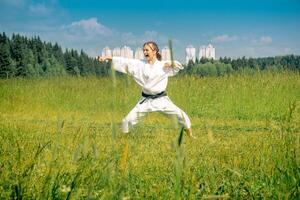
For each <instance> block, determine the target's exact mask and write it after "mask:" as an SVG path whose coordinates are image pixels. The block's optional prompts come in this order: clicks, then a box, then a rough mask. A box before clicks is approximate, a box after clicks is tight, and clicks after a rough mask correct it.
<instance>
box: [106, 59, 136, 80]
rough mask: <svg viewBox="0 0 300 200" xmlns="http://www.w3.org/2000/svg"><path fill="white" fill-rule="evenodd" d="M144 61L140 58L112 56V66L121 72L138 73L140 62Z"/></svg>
mask: <svg viewBox="0 0 300 200" xmlns="http://www.w3.org/2000/svg"><path fill="white" fill-rule="evenodd" d="M141 63H142V62H141V61H140V60H138V59H129V58H123V57H113V58H112V67H113V68H114V69H115V70H116V71H119V72H122V73H125V74H129V75H133V76H134V75H136V74H137V73H138V71H139V70H140V67H139V66H140V64H141Z"/></svg>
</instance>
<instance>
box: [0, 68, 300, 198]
mask: <svg viewBox="0 0 300 200" xmlns="http://www.w3.org/2000/svg"><path fill="white" fill-rule="evenodd" d="M299 88H300V79H299V75H298V74H293V73H289V72H284V73H273V72H267V73H261V74H256V75H253V76H245V75H234V76H227V77H220V78H201V79H200V78H197V77H193V76H192V77H190V76H179V77H174V78H171V79H170V80H169V86H168V95H169V96H170V98H171V99H172V101H173V102H174V103H175V104H177V105H178V106H179V107H181V108H182V109H183V110H185V111H186V112H187V113H188V115H189V116H190V118H191V121H192V125H193V129H194V134H195V135H196V136H197V139H196V140H190V139H188V138H187V137H184V139H183V140H182V144H181V146H180V147H178V137H179V132H180V130H179V128H175V127H174V125H173V121H172V120H170V119H168V118H166V117H164V116H162V115H160V114H157V113H151V114H149V115H148V116H147V117H146V118H145V119H144V121H143V122H142V123H141V124H139V125H138V126H137V127H136V128H135V129H134V130H133V131H132V132H131V134H129V135H123V134H122V133H121V131H120V128H119V127H120V122H121V120H122V118H123V117H124V116H125V115H126V114H127V113H128V112H129V111H130V110H131V108H133V106H134V105H135V104H136V102H137V101H138V99H139V98H140V90H139V88H138V87H137V86H136V84H135V83H134V82H133V80H131V79H128V78H127V77H115V78H114V79H111V78H97V77H86V78H79V77H64V78H49V79H8V80H0V96H1V97H0V138H1V139H0V198H1V199H16V198H18V199H143V198H146V199H174V198H178V199H200V198H202V199H216V198H225V199H226V198H230V199H260V198H264V199H299V197H300V170H299V169H300V168H299V164H300V158H299V155H300V154H299V153H300V147H299V140H300V136H299V130H300V128H299V124H300V109H299V100H300V90H299ZM114 127H115V128H114ZM183 147H184V149H183Z"/></svg>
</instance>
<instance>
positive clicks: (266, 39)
mask: <svg viewBox="0 0 300 200" xmlns="http://www.w3.org/2000/svg"><path fill="white" fill-rule="evenodd" d="M259 43H260V44H261V45H268V44H271V43H272V38H271V37H270V36H262V37H260V39H259Z"/></svg>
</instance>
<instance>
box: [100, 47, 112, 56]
mask: <svg viewBox="0 0 300 200" xmlns="http://www.w3.org/2000/svg"><path fill="white" fill-rule="evenodd" d="M102 56H112V55H111V50H110V49H109V47H107V46H106V47H104V48H103V50H102Z"/></svg>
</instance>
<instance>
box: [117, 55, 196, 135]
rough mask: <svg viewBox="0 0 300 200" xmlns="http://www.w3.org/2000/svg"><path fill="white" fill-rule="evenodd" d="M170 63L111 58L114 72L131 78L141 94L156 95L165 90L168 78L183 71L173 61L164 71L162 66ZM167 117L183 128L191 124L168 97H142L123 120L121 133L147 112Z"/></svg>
mask: <svg viewBox="0 0 300 200" xmlns="http://www.w3.org/2000/svg"><path fill="white" fill-rule="evenodd" d="M166 62H170V61H158V60H156V61H155V63H154V64H153V65H150V64H148V63H146V62H144V61H141V60H137V59H128V58H123V57H113V59H112V66H113V68H114V69H115V70H117V71H119V72H122V73H127V74H129V75H131V76H132V77H133V79H134V80H135V81H136V82H137V84H138V85H139V86H140V87H141V88H142V91H143V93H145V94H149V95H156V94H159V93H161V92H163V91H165V90H166V88H167V84H168V77H169V76H174V75H176V74H177V73H178V72H179V70H181V69H183V67H182V65H181V64H180V63H179V62H178V61H175V67H174V68H168V69H166V68H165V67H164V64H165V63H166ZM156 111H159V112H161V113H164V114H167V115H175V116H176V117H177V119H178V122H179V123H180V124H181V126H183V127H184V128H190V127H191V122H190V119H189V117H188V116H187V114H186V113H185V112H184V111H182V110H181V109H180V108H178V107H177V106H176V105H175V104H174V103H173V102H172V101H171V100H170V98H169V97H168V96H162V97H158V98H155V99H151V98H145V97H142V98H141V99H140V100H139V102H138V103H137V104H136V106H135V107H134V108H133V109H132V110H131V111H130V112H129V113H128V115H127V116H126V117H125V118H124V119H123V122H122V131H123V132H124V133H128V132H129V128H131V127H132V126H134V125H135V124H137V123H138V122H139V121H140V120H141V119H142V118H143V117H144V116H145V115H146V114H147V113H148V112H156Z"/></svg>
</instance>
